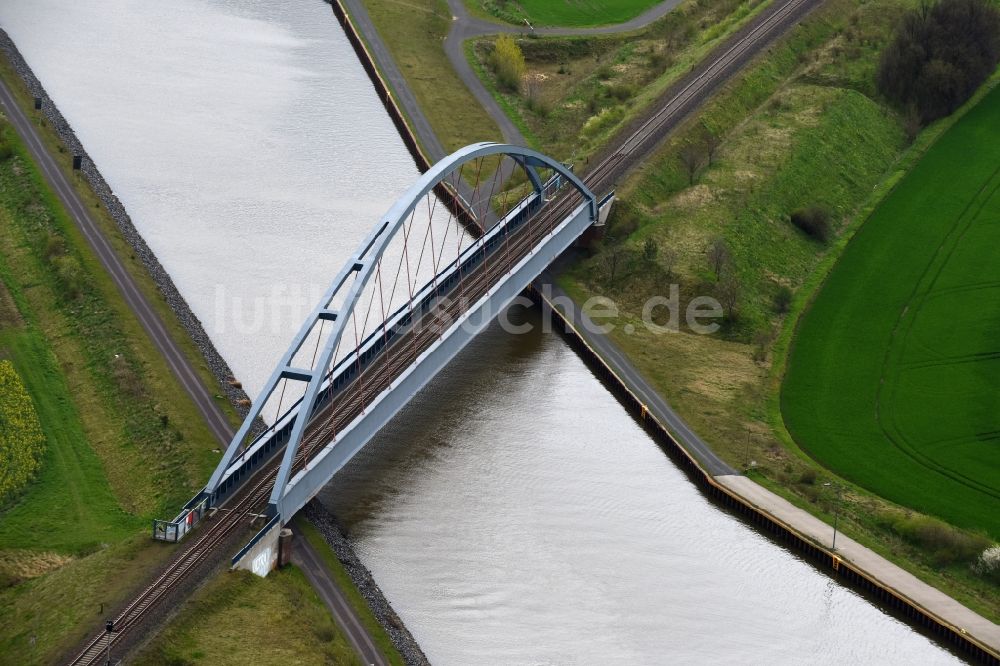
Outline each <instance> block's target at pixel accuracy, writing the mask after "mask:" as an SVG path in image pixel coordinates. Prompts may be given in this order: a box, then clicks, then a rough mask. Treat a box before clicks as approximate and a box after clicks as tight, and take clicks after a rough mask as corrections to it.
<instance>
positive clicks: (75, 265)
mask: <svg viewBox="0 0 1000 666" xmlns="http://www.w3.org/2000/svg"><path fill="white" fill-rule="evenodd" d="M52 265H53V266H54V267H55V269H56V277H58V278H59V286H60V288H61V289H62V292H63V296H64V297H66V298H67V299H70V300H72V299H74V298H76V297H77V296H79V295H80V293H81V292H82V291H83V280H84V277H83V267H82V266H80V262H79V261H77V259H76V257H73V256H68V255H67V256H61V257H54V258H53V259H52Z"/></svg>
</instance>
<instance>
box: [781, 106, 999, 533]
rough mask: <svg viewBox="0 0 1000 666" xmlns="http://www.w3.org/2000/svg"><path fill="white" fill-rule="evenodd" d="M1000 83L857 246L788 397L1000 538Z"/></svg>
mask: <svg viewBox="0 0 1000 666" xmlns="http://www.w3.org/2000/svg"><path fill="white" fill-rule="evenodd" d="M998 126H1000V89H994V90H993V91H992V92H991V93H990V94H989V95H987V96H986V97H985V98H984V99H983V100H982V101H981V102H980V103H979V104H978V105H977V106H976V107H975V108H973V109H972V110H970V111H969V113H968V114H967V115H966V116H965V117H963V118H962V119H961V120H960V121H959V122H958V123H956V124H955V126H954V127H953V128H951V129H950V130H949V131H948V132H947V133H946V134H945V135H944V136H942V137H941V139H940V140H939V141H938V142H937V143H936V144H935V145H934V146H933V147H932V148H931V149H930V150H929V151H928V153H927V155H926V156H925V157H924V158H923V159H922V160H921V161H920V162H919V163H918V164H917V166H916V167H915V168H914V169H913V170H912V171H911V172H910V173H909V174H908V175H907V176H906V177H905V178H904V179H903V180H902V181H901V182H900V183H899V185H898V186H897V187H896V189H895V191H894V192H893V193H892V194H891V195H890V196H889V197H888V198H887V199H886V200H885V201H884V202H883V203H882V204H881V205H880V206H879V208H878V209H877V210H876V211H875V212H874V213H873V214H872V216H871V217H870V218H869V219H868V220H867V222H866V223H865V224H864V225H863V226H862V228H861V230H860V231H859V232H858V234H857V235H856V236H855V238H854V239H853V240H852V241H851V243H850V244H849V245H848V247H847V248H846V250H845V251H844V254H843V256H842V257H841V258H840V260H839V262H838V263H837V265H836V266H835V267H834V269H833V270H832V271H831V273H830V275H829V277H828V279H827V282H826V284H825V285H824V286H823V288H822V290H821V291H820V293H819V295H818V296H817V298H816V300H815V302H814V303H813V305H812V307H811V308H810V309H809V311H808V312H807V313H806V314H805V316H804V317H803V319H802V321H801V322H800V325H799V328H798V332H797V335H796V338H795V341H794V345H793V348H792V351H791V356H790V359H789V366H788V371H787V374H786V377H785V380H784V384H783V388H782V393H781V398H782V401H781V402H782V411H783V414H784V418H785V422H786V424H787V426H788V429H789V431H790V432H791V433H792V435H793V436H794V437H795V439H796V441H797V442H798V443H799V445H800V446H801V447H802V448H803V449H805V450H806V451H807V452H809V453H810V454H811V455H813V456H814V457H815V458H816V459H817V460H818V461H820V462H821V463H822V464H824V465H826V466H827V467H829V468H830V469H832V470H834V471H835V472H836V473H838V474H840V475H842V476H843V477H845V478H847V479H849V480H851V481H853V482H855V483H857V484H859V485H861V486H864V487H866V488H868V489H871V490H872V491H874V492H876V493H878V494H879V495H882V496H884V497H886V498H889V499H891V500H893V501H895V502H898V503H900V504H902V505H904V506H908V507H912V508H914V509H917V510H919V511H922V512H925V513H929V514H933V515H936V516H939V517H941V518H943V519H945V520H947V521H949V522H951V523H953V524H956V525H960V526H963V527H967V528H975V529H981V530H985V531H986V532H988V533H989V534H990V535H991V536H993V537H994V538H998V537H1000V262H998V261H997V247H998V243H1000V168H998V165H1000V139H998V137H997V134H996V128H997V127H998Z"/></svg>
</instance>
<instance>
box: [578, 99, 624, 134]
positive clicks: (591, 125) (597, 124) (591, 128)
mask: <svg viewBox="0 0 1000 666" xmlns="http://www.w3.org/2000/svg"><path fill="white" fill-rule="evenodd" d="M624 115H625V110H624V109H622V108H621V107H620V106H615V107H612V108H610V109H604V110H603V111H600V112H599V113H597V114H596V115H593V116H591V117H590V118H588V119H587V122H585V123H584V124H583V129H582V130H580V133H581V134H583V135H584V136H585V137H588V138H593V137H595V136H597V135H598V134H600V133H601V132H603V131H604V130H607V129H609V128H611V127H614V126H615V125H617V124H618V121H620V120H621V119H622V116H624Z"/></svg>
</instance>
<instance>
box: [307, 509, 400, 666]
mask: <svg viewBox="0 0 1000 666" xmlns="http://www.w3.org/2000/svg"><path fill="white" fill-rule="evenodd" d="M295 529H296V531H298V533H299V534H300V535H301V536H302V537H304V538H305V539H306V541H308V542H309V543H310V544H311V545H312V547H313V548H314V549H315V550H316V552H317V553H319V556H320V559H322V560H323V564H324V565H326V568H327V571H329V572H330V575H331V576H332V577H333V579H334V581H336V583H337V586H338V587H339V588H340V591H341V592H343V593H344V596H346V597H347V601H348V603H350V604H351V607H352V608H353V609H354V612H355V613H357V615H358V617H359V618H360V619H361V623H362V624H363V625H364V627H365V629H366V630H367V631H368V634H369V635H370V636H371V637H372V640H373V641H374V642H375V645H376V646H377V647H378V649H379V651H381V653H382V654H383V655H384V656H385V657H386V659H388V660H389V663H390V664H402V663H403V657H402V656H401V655H400V654H399V652H397V651H396V648H395V646H394V645H393V644H392V639H391V638H389V634H387V633H386V632H385V629H383V628H382V625H381V624H379V622H378V620H376V619H375V615H374V614H372V611H371V608H369V607H368V602H366V601H365V599H364V597H362V596H361V593H360V592H359V591H358V588H356V587H355V586H354V583H353V582H352V581H351V577H350V574H348V573H347V570H346V569H344V565H343V564H341V563H340V560H338V559H337V556H336V555H335V554H334V553H333V550H332V549H331V548H330V546H329V544H327V543H326V539H324V538H323V535H322V534H320V532H319V530H317V529H316V528H315V527H314V526H313V524H312V523H310V522H309V521H308V520H306V519H304V518H302V517H297V518H296V519H295Z"/></svg>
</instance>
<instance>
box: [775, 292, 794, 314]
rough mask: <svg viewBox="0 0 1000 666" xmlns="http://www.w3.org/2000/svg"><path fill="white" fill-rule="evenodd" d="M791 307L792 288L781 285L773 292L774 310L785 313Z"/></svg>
mask: <svg viewBox="0 0 1000 666" xmlns="http://www.w3.org/2000/svg"><path fill="white" fill-rule="evenodd" d="M791 307H792V290H791V288H790V287H786V286H785V285H781V286H780V287H778V291H776V292H775V294H774V311H775V312H777V313H778V314H785V313H787V312H788V310H789V309H790V308H791Z"/></svg>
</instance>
